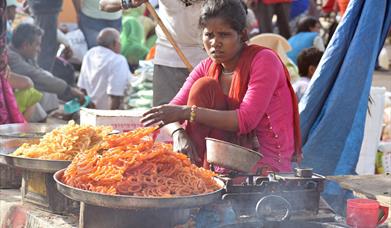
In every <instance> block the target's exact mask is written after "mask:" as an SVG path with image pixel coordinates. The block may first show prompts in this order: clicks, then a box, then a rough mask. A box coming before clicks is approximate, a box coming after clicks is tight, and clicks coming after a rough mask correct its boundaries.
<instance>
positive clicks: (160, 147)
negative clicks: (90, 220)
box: [62, 128, 220, 197]
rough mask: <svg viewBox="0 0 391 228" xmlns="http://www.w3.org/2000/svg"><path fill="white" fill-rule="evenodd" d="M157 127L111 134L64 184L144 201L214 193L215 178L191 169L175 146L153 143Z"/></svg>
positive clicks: (78, 161)
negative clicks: (130, 196)
mask: <svg viewBox="0 0 391 228" xmlns="http://www.w3.org/2000/svg"><path fill="white" fill-rule="evenodd" d="M154 130H155V128H138V129H136V130H134V131H131V132H126V133H121V134H117V135H109V136H107V137H105V139H104V141H103V142H102V143H100V144H99V145H96V146H94V147H93V148H92V149H90V150H87V151H86V152H85V153H80V154H78V155H77V156H76V157H75V158H74V159H73V161H72V163H71V164H70V165H69V166H68V168H67V169H66V170H65V172H64V175H63V177H62V181H63V183H65V184H67V185H70V186H73V187H76V188H80V189H84V190H89V191H94V192H100V193H106V194H113V195H114V194H121V195H133V196H144V197H174V196H188V195H198V194H202V193H208V192H213V191H216V190H217V189H219V188H220V187H219V186H218V184H217V183H216V181H215V180H214V179H213V176H215V174H214V173H213V172H211V171H209V170H206V169H203V168H199V167H197V166H195V165H193V164H191V162H190V160H189V159H188V158H187V157H186V155H184V154H180V153H176V152H173V150H172V146H171V145H169V144H165V143H158V142H154V140H153V138H152V136H151V134H152V132H153V131H154Z"/></svg>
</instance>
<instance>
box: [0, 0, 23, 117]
mask: <svg viewBox="0 0 391 228" xmlns="http://www.w3.org/2000/svg"><path fill="white" fill-rule="evenodd" d="M6 39H7V15H6V1H0V124H7V123H23V122H25V120H24V117H23V115H22V113H21V112H20V111H19V108H18V105H17V103H16V99H15V96H14V93H13V91H12V88H11V85H10V84H9V82H8V75H9V73H10V72H9V69H8V66H7V63H8V58H7V48H6V43H7V42H6V41H7V40H6Z"/></svg>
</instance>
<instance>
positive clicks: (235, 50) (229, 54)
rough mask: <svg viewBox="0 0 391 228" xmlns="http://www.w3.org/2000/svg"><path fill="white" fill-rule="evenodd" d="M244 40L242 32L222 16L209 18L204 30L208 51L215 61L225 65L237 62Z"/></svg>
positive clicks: (203, 35) (203, 39) (203, 38)
mask: <svg viewBox="0 0 391 228" xmlns="http://www.w3.org/2000/svg"><path fill="white" fill-rule="evenodd" d="M244 32H245V31H244ZM242 40H243V39H242V34H239V33H238V32H237V31H235V30H234V29H232V28H231V26H230V25H229V24H228V23H226V22H225V21H224V20H223V19H221V18H211V19H209V20H208V21H207V22H206V26H205V28H204V29H203V30H202V41H203V43H204V47H205V49H206V52H207V53H208V55H209V57H210V58H212V59H213V60H214V61H215V62H217V63H220V64H223V65H225V64H230V63H236V60H237V59H239V54H240V50H241V48H242V46H243V43H244V42H243V41H242Z"/></svg>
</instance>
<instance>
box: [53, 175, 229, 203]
mask: <svg viewBox="0 0 391 228" xmlns="http://www.w3.org/2000/svg"><path fill="white" fill-rule="evenodd" d="M64 171H65V169H63V170H59V171H58V172H56V173H55V174H54V180H55V181H56V182H57V189H58V191H59V192H61V193H62V194H64V195H65V196H67V197H69V198H71V199H73V200H76V201H81V202H84V203H87V204H91V205H95V206H101V207H108V208H119V209H153V208H155V209H157V208H194V207H200V206H203V205H207V204H210V203H213V202H215V201H217V200H219V199H221V195H222V191H223V188H224V183H223V181H221V180H219V179H216V181H217V183H218V184H219V185H220V186H221V188H220V189H219V190H217V191H215V192H211V193H207V194H201V195H194V196H182V197H166V198H163V197H137V196H126V195H108V194H102V193H98V192H92V191H86V190H82V189H78V188H74V187H71V186H69V185H66V184H64V183H62V182H61V180H60V179H61V177H62V176H63V174H64Z"/></svg>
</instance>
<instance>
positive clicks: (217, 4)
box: [198, 0, 246, 33]
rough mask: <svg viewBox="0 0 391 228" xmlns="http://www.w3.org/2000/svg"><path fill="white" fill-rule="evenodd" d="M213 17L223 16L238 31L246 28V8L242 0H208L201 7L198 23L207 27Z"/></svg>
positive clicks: (201, 26) (202, 26)
mask: <svg viewBox="0 0 391 228" xmlns="http://www.w3.org/2000/svg"><path fill="white" fill-rule="evenodd" d="M212 18H221V19H223V20H224V21H226V22H227V23H228V24H229V25H230V26H231V27H232V29H234V30H235V31H237V32H238V33H240V32H242V31H243V29H245V28H246V10H245V8H244V7H243V4H242V2H241V0H206V1H205V3H204V4H203V6H202V8H201V15H200V19H199V22H198V25H199V27H200V28H201V29H203V28H205V26H206V22H207V21H208V20H209V19H212Z"/></svg>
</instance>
